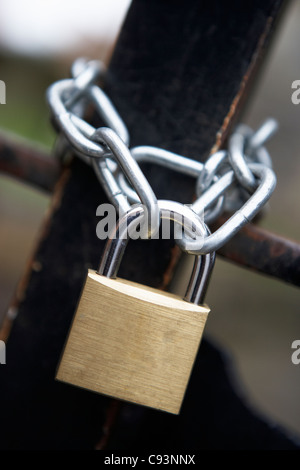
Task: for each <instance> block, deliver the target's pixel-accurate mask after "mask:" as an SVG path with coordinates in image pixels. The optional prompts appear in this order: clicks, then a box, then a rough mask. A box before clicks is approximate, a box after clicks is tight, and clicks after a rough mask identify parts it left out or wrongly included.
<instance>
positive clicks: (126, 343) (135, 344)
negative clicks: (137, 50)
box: [57, 201, 214, 414]
mask: <svg viewBox="0 0 300 470" xmlns="http://www.w3.org/2000/svg"><path fill="white" fill-rule="evenodd" d="M165 202H166V203H167V202H169V201H165ZM159 203H160V210H161V215H162V217H163V216H164V210H163V206H164V203H163V201H159ZM165 205H166V207H169V206H168V204H165ZM174 207H175V208H176V210H178V213H179V212H180V210H181V209H180V207H184V206H182V205H181V204H178V203H173V209H174ZM185 209H186V208H185ZM188 211H190V209H188ZM133 212H134V213H135V214H136V216H134V217H133V215H132V214H133ZM172 213H173V215H174V211H173V212H172ZM185 213H186V210H185ZM138 215H139V216H140V215H141V213H140V212H139V211H138V210H137V211H134V210H133V211H130V212H128V213H127V214H126V216H125V217H124V218H123V219H122V220H121V222H119V226H118V230H117V237H115V238H112V239H110V240H109V241H108V242H107V244H106V248H105V252H104V255H103V258H102V262H101V264H100V268H99V272H100V273H101V274H99V273H97V272H96V271H93V270H89V272H88V275H87V278H86V282H85V285H84V288H83V292H82V295H81V298H80V301H79V305H78V308H77V312H76V314H75V317H74V320H73V324H72V327H71V330H70V333H69V337H68V340H67V343H66V346H65V349H64V353H63V357H62V359H61V362H60V365H59V369H58V373H57V379H58V380H61V381H64V382H68V383H71V384H73V385H76V386H79V387H83V388H86V389H89V390H93V391H95V392H99V393H103V394H105V395H109V396H113V397H115V398H119V399H122V400H126V401H130V402H134V403H138V404H141V405H145V406H149V407H153V408H157V409H160V410H164V411H168V412H171V413H174V414H178V413H179V411H180V407H181V404H182V400H183V397H184V393H185V390H186V387H187V384H188V380H189V377H190V374H191V370H192V367H193V364H194V360H195V357H196V354H197V351H198V347H199V344H200V341H201V337H202V333H203V329H204V326H205V322H206V319H207V315H208V313H209V308H208V307H207V306H205V305H202V306H199V305H197V304H195V303H191V302H197V303H198V301H199V300H200V301H201V299H202V298H203V296H204V293H205V290H206V285H207V282H208V278H209V276H210V272H211V269H212V267H213V264H214V253H213V254H209V255H203V256H198V257H196V258H195V263H194V268H193V274H192V277H191V280H190V283H189V287H188V290H187V294H186V298H187V299H189V300H190V301H189V302H187V301H186V300H183V299H181V298H180V297H178V296H176V295H173V294H170V293H166V292H163V291H160V290H158V289H153V288H150V287H146V286H142V285H140V284H137V283H134V282H131V281H127V280H123V279H119V278H116V272H117V270H118V266H119V264H120V260H121V258H122V255H123V252H124V250H125V246H126V244H127V243H126V240H124V239H122V238H123V237H124V234H125V233H127V230H124V227H125V228H127V225H128V224H131V223H132V222H133V221H135V222H137V220H138ZM203 227H205V226H204V224H202V235H203V234H204V232H203ZM205 230H206V229H205ZM150 243H151V242H150Z"/></svg>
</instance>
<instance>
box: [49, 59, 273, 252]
mask: <svg viewBox="0 0 300 470" xmlns="http://www.w3.org/2000/svg"><path fill="white" fill-rule="evenodd" d="M103 71H104V66H103V64H102V63H101V62H98V61H86V60H85V59H77V61H75V63H74V64H73V67H72V73H73V78H72V79H67V80H61V81H59V82H56V83H54V84H53V85H52V86H51V87H50V88H49V90H48V101H49V104H50V107H51V110H52V113H53V117H54V121H55V123H56V125H57V126H58V129H59V131H60V136H59V139H58V147H57V149H58V150H59V152H60V153H61V152H62V150H63V151H64V152H65V151H66V149H67V147H71V149H72V150H73V151H74V152H75V153H76V154H77V155H78V156H79V157H80V158H82V159H83V160H84V161H85V162H86V163H88V164H90V165H92V166H93V168H94V171H95V173H96V175H97V178H98V179H99V181H100V183H101V184H102V185H103V188H104V190H105V191H106V194H107V196H108V198H109V200H110V201H111V202H112V204H114V206H115V207H116V208H117V209H118V210H119V211H120V213H121V214H123V213H127V212H128V211H129V210H130V208H131V207H132V204H143V206H144V207H145V208H146V210H145V217H146V215H147V228H146V231H145V232H143V233H142V234H141V237H142V238H148V237H151V236H154V235H155V234H156V233H157V231H158V228H159V224H160V216H159V207H158V203H157V199H156V196H155V194H154V193H153V190H152V188H151V186H150V184H149V182H148V181H147V180H146V178H145V176H144V174H143V172H142V171H141V169H140V166H139V164H140V163H143V162H151V163H155V164H157V165H161V166H163V167H166V168H169V169H170V170H174V171H176V172H179V173H183V174H185V175H189V176H192V177H194V178H195V180H196V184H195V193H196V196H197V199H196V201H195V202H193V203H192V204H191V209H192V210H193V211H194V212H195V213H196V214H197V216H198V217H200V218H201V219H204V221H205V223H206V224H211V223H212V222H214V221H215V220H216V219H217V218H218V217H219V216H220V215H221V214H222V212H223V211H224V209H225V208H226V209H227V210H228V208H229V209H230V210H231V211H232V212H233V214H232V216H231V217H230V218H229V220H227V221H226V222H225V223H224V224H223V225H222V226H221V227H220V228H219V229H218V230H217V231H216V232H215V233H212V234H210V233H208V232H207V233H206V234H205V235H204V236H201V237H196V238H195V239H194V240H191V239H190V237H189V238H187V237H185V236H184V235H183V236H182V237H181V239H180V240H179V245H180V247H181V248H182V249H183V250H184V251H187V252H189V253H192V254H197V255H200V254H205V253H210V252H214V251H215V250H217V249H218V248H220V247H221V246H223V245H224V244H225V243H226V242H227V241H228V240H229V239H230V238H231V237H232V236H233V235H235V234H236V233H237V232H238V231H239V230H240V229H241V228H242V227H243V226H244V225H245V224H246V223H247V222H248V221H250V220H251V219H252V218H253V217H254V216H255V215H256V214H257V213H258V212H259V211H260V210H261V208H262V207H263V206H264V205H265V203H266V202H267V201H268V200H269V198H270V196H271V194H272V192H273V190H274V188H275V185H276V177H275V174H274V172H273V170H272V164H271V158H270V156H269V154H268V152H267V150H266V148H265V147H264V144H265V143H266V141H267V140H268V139H269V138H270V137H271V136H272V135H273V134H274V132H275V131H276V130H277V123H276V121H275V120H274V119H268V120H267V121H265V122H264V123H263V125H262V126H261V127H260V128H259V129H258V130H257V131H255V132H253V131H252V130H251V129H250V128H249V127H248V126H246V125H239V126H238V127H237V128H236V130H235V131H234V132H233V134H232V135H231V137H230V139H229V145H228V150H221V151H218V152H216V153H214V154H212V155H210V156H209V157H208V159H207V160H206V162H205V163H204V164H202V163H200V162H197V161H195V160H192V159H190V158H187V157H184V156H181V155H177V154H174V153H173V152H170V151H167V150H165V149H161V148H156V147H151V146H139V147H135V148H131V149H130V148H129V141H130V139H129V133H128V130H127V127H126V125H125V123H124V121H123V120H122V118H121V117H120V116H119V114H118V112H117V110H116V109H115V107H114V105H113V104H112V102H111V101H110V99H109V98H108V96H107V95H106V94H105V93H104V92H103V91H102V90H101V88H99V87H98V86H97V85H96V84H95V83H96V82H97V80H98V79H99V77H100V76H103ZM89 103H92V104H93V106H94V108H95V110H96V112H97V113H98V114H99V117H100V118H101V119H102V121H103V122H104V124H105V126H107V127H106V128H105V127H100V128H98V129H96V128H95V127H93V126H92V125H91V124H89V123H88V122H87V121H86V120H85V119H84V112H85V110H86V108H87V106H88V104H89ZM230 191H235V192H233V193H232V194H233V195H234V196H235V197H232V194H231V197H229V198H228V195H230ZM245 195H246V197H245Z"/></svg>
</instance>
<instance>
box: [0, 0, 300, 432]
mask: <svg viewBox="0 0 300 470" xmlns="http://www.w3.org/2000/svg"><path fill="white" fill-rule="evenodd" d="M109 3H110V2H108V0H107V1H106V2H105V1H103V2H102V4H103V7H104V8H109ZM125 3H126V2H125ZM299 23H300V2H299V1H297V0H293V1H291V2H290V5H289V7H288V8H287V11H286V12H285V15H284V17H283V18H282V21H281V24H280V27H279V28H278V30H277V33H276V39H275V41H274V42H273V45H272V48H271V50H270V51H269V54H268V56H267V58H266V60H265V61H264V65H263V68H262V71H261V73H260V75H259V78H258V80H257V83H256V86H255V89H254V90H253V92H252V94H251V96H250V99H249V100H248V103H247V106H246V108H245V110H244V113H243V116H242V117H241V120H242V121H243V122H246V123H248V124H249V125H250V126H251V127H253V128H256V127H258V126H259V124H260V123H261V122H262V121H263V120H264V119H265V118H266V117H269V116H273V117H275V118H276V119H277V120H278V121H279V123H280V129H279V132H278V134H277V135H276V136H275V137H274V138H273V139H272V141H271V142H270V143H268V149H269V151H270V153H271V155H272V158H273V163H274V168H275V171H276V174H277V177H278V184H277V189H276V191H275V193H274V195H273V196H272V198H271V203H270V207H269V210H268V211H267V213H266V215H265V218H264V219H263V220H262V221H261V225H262V226H264V227H266V228H268V229H270V230H272V231H274V232H277V233H279V234H281V235H284V236H286V237H290V238H292V239H298V240H299V238H300V236H299V235H300V215H299V209H298V207H299V194H300V158H299V156H300V132H299V130H300V127H299V124H300V105H298V106H295V105H293V104H292V102H291V92H292V90H291V83H292V82H293V81H294V80H296V79H300V47H299V45H300V28H299ZM115 34H117V31H115ZM113 41H114V37H111V38H109V40H107V41H105V40H101V41H100V42H99V43H97V42H95V43H93V44H92V46H91V41H87V42H86V43H84V42H81V45H80V50H78V47H77V48H75V49H73V50H71V51H68V52H64V53H60V54H56V55H55V54H52V55H48V56H41V55H38V56H32V55H31V56H30V55H29V54H28V55H24V53H23V55H22V56H21V55H18V53H17V52H11V51H10V52H9V50H8V48H5V47H2V49H0V79H1V80H4V81H5V82H6V85H7V104H6V105H1V106H0V129H1V130H9V131H12V132H14V133H16V134H18V135H19V136H23V137H25V138H27V139H30V140H32V141H34V142H38V143H39V144H40V145H42V146H43V147H45V148H46V150H47V151H49V152H50V150H51V147H52V145H53V142H54V138H55V136H54V133H53V131H52V128H51V125H50V124H49V112H48V108H47V105H46V100H45V90H46V88H47V87H48V85H49V84H50V83H52V82H53V81H54V80H56V79H59V78H62V77H66V76H67V75H68V72H69V68H70V65H71V63H72V60H73V59H74V57H75V56H77V55H82V54H83V55H86V56H89V57H95V58H99V57H100V58H102V59H104V60H106V59H107V57H109V53H110V50H111V47H112V45H113ZM0 48H1V36H0ZM48 204H49V195H47V194H43V193H41V192H38V191H35V190H32V189H30V188H29V187H27V186H25V185H23V184H20V183H16V182H15V181H12V180H11V179H9V178H6V177H0V217H1V225H0V226H1V230H0V244H1V245H0V246H1V252H0V260H1V263H0V308H1V312H2V315H3V314H4V313H5V311H6V310H7V307H8V305H9V301H10V298H11V297H12V295H13V292H14V289H15V287H16V285H17V282H18V279H19V278H20V276H21V273H22V270H23V269H24V265H25V262H26V259H28V257H29V255H30V252H31V251H32V249H33V246H34V240H35V239H36V238H37V234H38V230H39V227H40V225H41V221H42V218H43V215H44V213H45V210H46V208H47V206H48ZM183 268H184V269H185V267H183ZM187 276H188V271H187ZM174 285H175V289H176V290H177V291H178V292H181V291H182V286H181V285H179V286H178V285H176V282H175V284H174ZM299 300H300V295H299V290H297V289H296V288H295V287H292V286H290V285H287V284H285V283H283V282H279V281H277V280H274V279H271V278H268V277H265V276H263V275H260V274H257V273H254V272H251V271H249V270H246V269H243V268H241V267H238V266H236V265H233V264H231V263H229V262H227V261H223V260H222V259H220V258H218V259H217V263H216V267H215V270H214V273H213V276H212V281H211V284H210V287H209V292H208V296H207V303H208V304H209V305H210V307H211V308H212V312H211V314H210V317H209V321H208V323H207V327H206V332H205V334H206V335H207V336H208V337H209V338H211V339H212V341H214V342H215V343H217V344H219V345H220V346H221V347H223V348H225V350H226V351H227V353H228V354H229V355H230V356H231V358H232V360H233V364H234V366H235V374H236V378H237V381H238V383H239V384H240V387H241V390H242V393H243V394H244V395H245V397H246V400H248V401H249V403H250V404H251V405H252V406H253V407H255V408H256V409H257V410H258V411H259V412H260V413H262V414H263V415H265V416H267V417H268V419H270V420H271V421H272V420H273V421H274V422H276V423H279V424H282V425H283V426H285V427H286V428H287V429H288V430H290V431H291V432H295V433H297V434H298V435H299V436H300V400H299V396H300V365H298V366H296V365H293V364H292V362H291V354H292V349H291V344H292V342H293V340H295V339H300V308H299ZM0 316H1V314H0ZM224 406H226V404H224Z"/></svg>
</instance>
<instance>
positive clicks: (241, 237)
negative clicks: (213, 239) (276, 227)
mask: <svg viewBox="0 0 300 470" xmlns="http://www.w3.org/2000/svg"><path fill="white" fill-rule="evenodd" d="M218 254H220V255H221V256H224V257H225V258H227V259H229V260H231V261H234V262H235V263H237V264H239V265H242V266H246V267H248V268H251V269H254V270H256V271H259V272H261V273H264V274H267V275H269V276H274V277H276V278H278V279H281V280H282V281H285V282H287V283H290V284H294V285H295V286H300V243H298V242H296V241H293V240H289V239H287V238H284V237H282V236H280V235H276V234H274V233H271V232H269V231H267V230H265V229H262V228H260V227H258V226H257V225H254V224H248V225H247V226H246V227H244V228H243V229H242V230H241V231H240V232H239V233H238V234H237V235H236V236H235V237H234V238H233V239H232V240H230V242H229V243H227V244H226V245H225V246H223V247H222V248H221V249H220V250H219V251H218Z"/></svg>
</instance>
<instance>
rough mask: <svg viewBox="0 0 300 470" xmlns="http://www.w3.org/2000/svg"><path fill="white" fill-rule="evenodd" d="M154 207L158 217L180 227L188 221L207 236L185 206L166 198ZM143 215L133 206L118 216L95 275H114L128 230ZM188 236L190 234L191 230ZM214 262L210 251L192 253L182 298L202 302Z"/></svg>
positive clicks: (199, 221)
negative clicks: (188, 280)
mask: <svg viewBox="0 0 300 470" xmlns="http://www.w3.org/2000/svg"><path fill="white" fill-rule="evenodd" d="M158 207H159V210H160V217H161V218H162V219H171V220H172V221H173V222H174V223H175V224H180V225H181V226H183V221H188V222H189V227H193V230H196V234H197V236H199V238H200V237H202V238H204V237H205V236H207V235H209V233H210V232H209V229H208V227H207V226H206V225H205V223H204V222H203V221H202V220H201V219H200V218H199V217H198V216H197V214H195V212H193V211H192V210H191V209H190V208H189V207H187V206H184V205H183V204H180V203H178V202H175V201H167V200H159V201H158ZM143 217H144V209H143V207H142V206H140V205H139V206H137V207H133V208H132V209H131V210H130V211H128V212H127V213H126V214H125V215H123V217H121V219H120V220H119V221H118V223H117V225H116V226H115V228H114V229H113V231H112V232H111V234H110V236H109V238H108V241H107V242H106V245H105V249H104V253H103V256H102V259H101V262H100V266H99V269H98V273H99V274H101V275H103V276H106V277H110V278H116V277H117V273H118V270H119V266H120V263H121V260H122V258H123V255H124V252H125V249H126V246H127V243H128V240H129V237H128V233H129V231H130V230H131V229H135V228H136V227H137V226H138V224H139V223H141V222H142V221H143ZM192 235H194V232H191V236H192ZM214 261H215V253H214V252H213V253H208V254H205V255H198V256H195V262H194V267H193V271H192V276H191V279H190V282H189V284H188V288H187V291H186V294H185V297H184V299H185V300H187V301H189V302H192V303H195V304H199V303H203V300H204V296H205V293H206V289H207V286H208V281H209V278H210V274H211V271H212V268H213V266H214Z"/></svg>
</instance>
